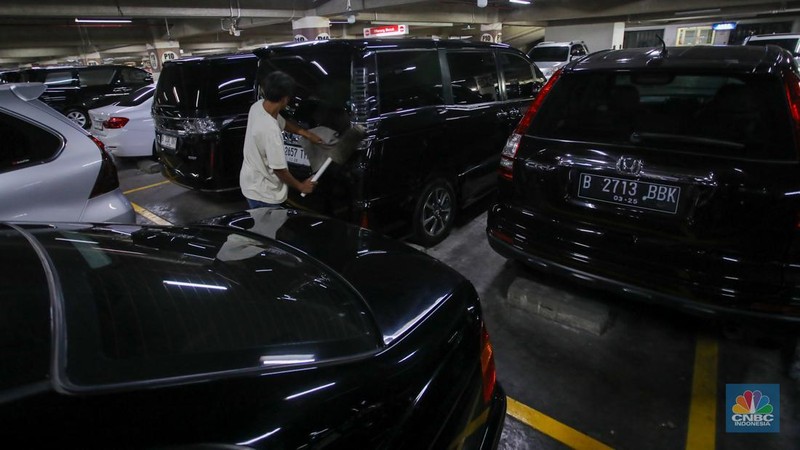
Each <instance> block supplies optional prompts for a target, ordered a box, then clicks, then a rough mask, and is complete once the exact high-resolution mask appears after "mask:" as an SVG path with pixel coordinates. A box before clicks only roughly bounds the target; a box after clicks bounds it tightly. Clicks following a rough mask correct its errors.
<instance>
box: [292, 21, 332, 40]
mask: <svg viewBox="0 0 800 450" xmlns="http://www.w3.org/2000/svg"><path fill="white" fill-rule="evenodd" d="M292 31H293V32H294V41H295V42H305V41H324V40H327V39H330V38H331V21H330V20H329V19H327V18H325V17H318V16H308V17H303V18H302V19H297V20H293V21H292Z"/></svg>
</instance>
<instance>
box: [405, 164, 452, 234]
mask: <svg viewBox="0 0 800 450" xmlns="http://www.w3.org/2000/svg"><path fill="white" fill-rule="evenodd" d="M455 218H456V194H455V190H453V186H452V185H451V184H450V183H449V182H448V181H447V180H445V179H443V178H438V179H435V180H433V181H431V182H429V183H428V184H427V185H426V186H425V188H424V189H423V190H422V193H421V194H420V196H419V198H418V199H417V205H416V208H414V218H413V221H414V223H413V225H414V240H415V241H416V242H417V243H419V244H420V245H424V246H426V247H430V246H433V245H436V244H438V243H439V242H441V241H442V240H443V239H444V238H446V237H447V235H448V234H450V230H451V229H452V228H453V222H454V221H455Z"/></svg>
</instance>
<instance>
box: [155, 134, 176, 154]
mask: <svg viewBox="0 0 800 450" xmlns="http://www.w3.org/2000/svg"><path fill="white" fill-rule="evenodd" d="M159 143H160V144H161V146H162V147H164V148H168V149H170V150H175V148H176V147H177V146H178V138H176V137H175V136H169V135H166V134H162V135H161V139H160V140H159Z"/></svg>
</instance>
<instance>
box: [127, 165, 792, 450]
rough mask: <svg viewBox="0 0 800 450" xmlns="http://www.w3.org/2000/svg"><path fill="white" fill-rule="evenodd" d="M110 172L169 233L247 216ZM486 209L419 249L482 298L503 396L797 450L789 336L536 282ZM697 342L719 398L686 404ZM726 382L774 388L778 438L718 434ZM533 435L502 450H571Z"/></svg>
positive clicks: (620, 435)
mask: <svg viewBox="0 0 800 450" xmlns="http://www.w3.org/2000/svg"><path fill="white" fill-rule="evenodd" d="M118 167H119V175H120V183H121V186H122V189H123V191H128V190H132V189H135V188H140V187H145V186H151V185H154V184H155V186H153V187H149V188H147V189H143V190H139V191H136V192H132V193H130V194H128V198H129V199H130V200H131V201H132V202H134V203H136V204H138V205H139V206H141V207H143V208H145V209H147V210H149V211H151V212H152V213H154V214H156V215H158V216H159V217H161V218H163V219H165V220H167V221H169V222H171V223H174V224H187V223H190V222H192V221H195V220H198V219H202V218H206V217H210V216H215V215H220V214H225V213H228V212H232V211H237V210H241V209H245V208H246V202H245V201H244V199H243V198H241V197H240V196H237V195H223V196H220V195H208V194H201V193H199V192H194V191H189V190H186V189H184V188H181V187H179V186H176V185H174V184H171V183H163V184H158V183H161V182H163V181H164V179H163V178H162V177H161V175H160V174H158V173H154V174H148V173H145V172H142V171H141V170H140V169H139V168H138V166H137V164H136V162H135V161H129V160H123V161H118ZM485 207H486V205H479V206H478V207H476V208H472V210H471V211H467V212H465V213H463V214H462V215H461V217H460V218H459V221H458V222H459V223H458V224H457V228H456V230H455V231H454V232H453V234H452V235H451V236H450V237H449V238H447V239H446V240H445V241H443V242H442V243H441V244H439V245H437V246H435V247H433V248H430V249H427V250H425V251H426V252H427V253H428V254H430V255H432V256H434V257H436V258H438V259H440V260H442V261H443V262H445V263H447V264H448V265H450V266H451V267H453V268H455V269H456V270H458V271H460V272H461V273H462V274H463V275H464V276H466V277H467V278H469V279H470V280H471V281H472V283H473V284H474V285H475V287H476V289H477V290H478V292H479V293H480V294H481V298H482V300H483V307H484V314H485V318H486V322H487V326H488V329H489V332H490V334H491V338H492V342H493V345H494V348H495V358H496V363H497V370H498V378H499V380H500V382H501V383H502V384H503V386H504V388H505V390H506V393H507V394H508V396H509V397H511V398H513V399H515V400H517V401H519V402H521V403H522V404H524V405H527V406H529V407H531V408H534V409H535V410H537V411H539V412H541V413H542V414H544V415H546V416H548V417H549V418H552V419H553V420H555V421H557V422H559V423H561V424H564V425H566V426H569V427H571V428H572V429H574V431H575V432H577V433H582V434H584V435H587V436H589V437H590V438H593V439H594V440H596V441H599V442H600V443H603V444H605V445H606V446H609V447H611V448H619V449H681V448H700V446H699V445H696V444H689V443H688V442H689V441H687V434H688V433H689V432H690V425H689V424H690V420H689V413H690V408H691V407H692V405H693V404H694V405H703V404H704V403H703V400H706V403H705V405H706V407H708V405H709V404H710V405H711V406H712V407H714V406H715V407H716V413H715V415H716V420H715V421H716V426H713V421H712V422H711V423H712V425H711V426H710V427H706V428H705V429H703V428H702V427H699V428H697V427H694V428H692V431H691V433H692V436H693V437H697V436H698V434H699V435H701V437H704V439H705V443H706V444H705V445H706V447H705V448H714V447H715V448H718V449H734V450H738V449H751V448H759V449H800V381H798V380H792V379H790V378H789V377H788V376H787V375H786V373H787V370H786V369H787V363H788V360H789V358H788V357H787V353H788V352H789V351H790V345H789V344H790V342H793V341H792V340H793V339H794V338H795V337H796V336H798V335H800V331H798V329H797V328H796V327H783V326H776V325H774V324H758V323H747V324H744V323H740V322H739V323H734V322H728V321H725V320H722V319H714V318H708V317H695V316H688V315H685V314H683V313H680V312H678V311H674V310H671V309H668V308H664V307H661V306H653V305H649V304H644V303H637V302H631V301H629V300H626V299H624V298H620V297H618V296H616V295H612V294H609V293H604V292H598V291H594V290H590V289H585V288H581V287H578V286H575V285H574V283H572V282H571V281H570V280H568V279H554V278H553V277H548V276H544V275H542V274H540V273H537V272H535V271H532V270H530V269H528V268H526V267H524V266H522V265H521V264H519V263H516V262H512V261H508V260H506V259H505V258H502V257H501V256H499V255H497V254H496V253H495V252H494V251H492V250H491V249H490V248H489V245H488V243H487V241H486V237H485V234H484V232H485V224H486V213H485ZM138 220H139V221H140V222H141V223H147V222H148V221H147V220H146V219H143V218H141V217H140V218H138ZM519 278H522V279H524V280H526V285H527V286H533V287H534V290H535V292H536V293H537V295H545V296H547V297H548V301H552V302H554V303H556V304H557V303H558V302H562V301H567V300H568V301H577V302H579V303H578V304H581V305H591V308H592V309H600V310H604V311H607V312H608V315H609V317H610V321H609V322H608V325H607V328H606V329H605V331H604V332H602V333H601V334H597V333H592V332H587V331H583V330H579V329H575V328H572V327H570V326H567V325H565V324H564V322H562V323H557V322H554V321H552V320H550V319H548V318H545V317H543V316H542V315H540V314H536V312H535V311H534V310H532V309H531V308H526V307H525V306H524V305H521V304H519V303H514V302H511V301H509V299H508V297H507V295H506V294H507V292H508V288H509V286H511V285H512V283H513V282H514V280H517V279H519ZM567 323H569V322H567ZM698 342H704V343H710V344H709V345H712V346H713V348H715V349H716V350H717V351H718V364H713V361H710V364H706V366H710V367H711V372H710V374H711V375H710V377H711V381H712V382H716V392H703V391H702V390H699V391H696V392H695V394H694V396H693V393H692V382H693V379H702V376H707V377H708V376H709V375H708V373H705V372H704V373H702V374H696V372H695V368H696V367H703V364H704V363H706V362H709V361H703V360H702V359H701V360H700V361H699V362H696V361H695V349H696V348H697V346H698ZM698 364H699V365H698ZM726 383H765V384H780V417H781V419H780V433H775V434H740V433H737V434H733V433H726V432H725V420H726V418H727V416H729V415H730V408H731V406H732V405H727V404H726V401H725V384H726ZM712 386H713V384H712ZM773 403H774V402H773ZM692 423H694V422H692ZM701 423H702V422H701ZM541 428H542V429H543V431H544V432H540V431H538V430H536V429H534V428H532V427H531V426H530V425H529V424H526V423H524V422H522V421H519V420H516V419H514V418H512V417H510V416H509V417H507V419H506V426H505V429H504V432H503V436H502V439H501V443H500V448H501V449H534V448H536V449H557V448H558V449H560V448H568V447H569V445H568V444H565V443H564V442H563V441H564V439H563V438H554V437H551V436H548V435H547V434H546V433H549V431H548V430H547V429H546V428H545V427H541ZM550 434H552V433H550ZM709 439H710V440H709ZM702 440H703V439H701V441H702ZM691 442H699V441H691ZM709 442H713V443H715V445H713V446H711V445H708V443H709ZM587 448H589V447H587Z"/></svg>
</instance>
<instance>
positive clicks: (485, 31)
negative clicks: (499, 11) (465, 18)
mask: <svg viewBox="0 0 800 450" xmlns="http://www.w3.org/2000/svg"><path fill="white" fill-rule="evenodd" d="M480 41H481V42H494V43H495V44H499V43H500V42H503V24H502V23H489V24H484V25H481V36H480Z"/></svg>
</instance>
